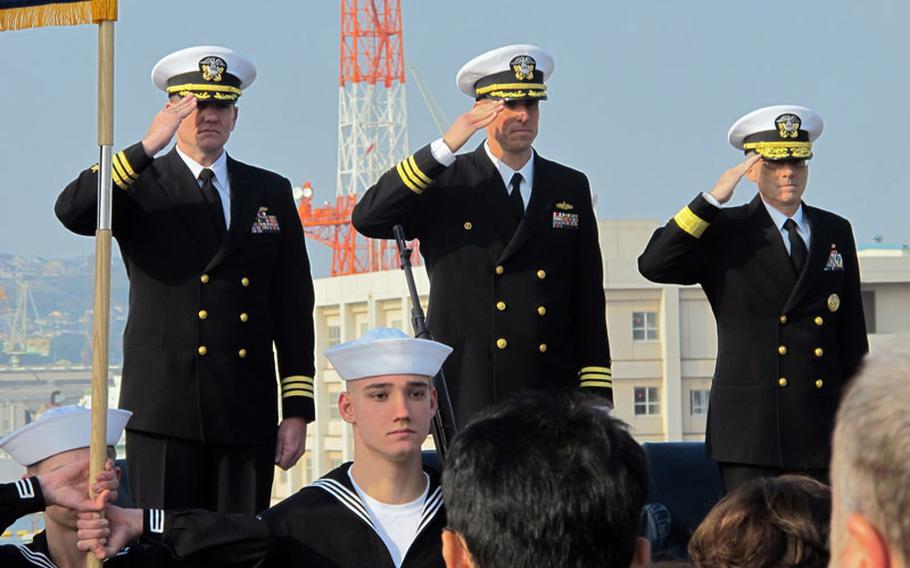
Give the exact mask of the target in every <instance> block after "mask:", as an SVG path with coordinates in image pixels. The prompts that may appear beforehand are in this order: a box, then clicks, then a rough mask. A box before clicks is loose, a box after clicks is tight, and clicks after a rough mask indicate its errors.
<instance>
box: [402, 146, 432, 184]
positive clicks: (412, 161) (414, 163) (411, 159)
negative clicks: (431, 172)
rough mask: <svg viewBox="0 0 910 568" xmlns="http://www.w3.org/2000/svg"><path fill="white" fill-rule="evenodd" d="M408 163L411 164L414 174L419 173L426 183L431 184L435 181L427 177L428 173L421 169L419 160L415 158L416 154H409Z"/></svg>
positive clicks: (418, 175)
mask: <svg viewBox="0 0 910 568" xmlns="http://www.w3.org/2000/svg"><path fill="white" fill-rule="evenodd" d="M408 165H409V166H411V171H413V172H414V174H415V175H417V177H418V178H419V179H420V180H421V181H422V182H423V183H424V184H426V185H427V186H429V185H430V184H431V183H433V180H431V179H430V178H429V177H427V174H425V173H423V172H422V171H420V168H418V167H417V160H415V159H414V154H411V155H410V156H408Z"/></svg>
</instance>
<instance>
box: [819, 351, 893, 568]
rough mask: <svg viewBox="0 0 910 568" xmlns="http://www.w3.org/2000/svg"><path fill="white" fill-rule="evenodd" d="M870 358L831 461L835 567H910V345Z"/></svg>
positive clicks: (843, 413)
mask: <svg viewBox="0 0 910 568" xmlns="http://www.w3.org/2000/svg"><path fill="white" fill-rule="evenodd" d="M908 339H910V338H908V337H907V336H901V337H899V338H898V339H896V340H894V341H892V342H890V343H889V344H886V345H881V346H879V347H878V348H877V349H876V350H875V352H874V353H873V354H872V355H870V356H868V357H867V358H866V361H865V363H864V365H863V368H862V371H860V373H859V375H857V377H856V378H855V379H853V381H852V382H851V384H850V386H849V387H848V389H847V391H846V393H845V394H844V398H843V400H842V401H841V405H840V409H839V410H838V413H837V421H836V426H835V428H834V442H833V452H832V457H831V492H832V514H831V566H835V567H838V568H839V567H848V566H864V567H867V568H875V567H879V566H889V567H903V566H907V565H908V562H910V342H908Z"/></svg>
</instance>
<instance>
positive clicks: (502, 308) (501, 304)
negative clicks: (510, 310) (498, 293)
mask: <svg viewBox="0 0 910 568" xmlns="http://www.w3.org/2000/svg"><path fill="white" fill-rule="evenodd" d="M496 309H497V310H499V311H500V312H504V311H506V303H505V302H503V301H502V300H500V301H499V302H496Z"/></svg>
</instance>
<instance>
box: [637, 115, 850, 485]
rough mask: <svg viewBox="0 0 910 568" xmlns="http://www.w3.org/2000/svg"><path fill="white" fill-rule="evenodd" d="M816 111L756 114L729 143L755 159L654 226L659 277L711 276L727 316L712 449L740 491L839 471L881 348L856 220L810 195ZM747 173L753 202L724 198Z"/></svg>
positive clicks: (645, 256) (649, 257) (647, 263)
mask: <svg viewBox="0 0 910 568" xmlns="http://www.w3.org/2000/svg"><path fill="white" fill-rule="evenodd" d="M822 128H823V123H822V119H821V117H820V116H819V115H818V114H817V113H815V112H814V111H812V110H810V109H808V108H805V107H802V106H794V105H778V106H771V107H765V108H761V109H758V110H756V111H754V112H751V113H749V114H747V115H745V116H744V117H742V118H741V119H739V120H738V121H736V123H735V124H734V125H733V126H732V127H731V128H730V131H729V134H728V138H729V141H730V143H731V144H732V145H733V146H734V147H735V148H737V149H740V150H743V151H744V152H745V154H746V156H747V158H746V160H745V161H743V162H742V163H740V164H739V165H737V166H734V167H733V168H731V169H729V170H727V171H726V172H725V173H724V174H723V175H722V176H721V178H720V180H719V181H718V182H717V184H716V185H715V186H714V189H712V190H711V191H710V192H708V193H702V194H699V195H697V196H696V197H695V199H694V200H692V202H690V203H689V204H688V205H687V206H686V207H683V209H682V210H681V211H680V212H679V213H678V214H677V215H676V216H675V217H674V218H673V219H671V220H670V221H669V222H668V223H667V224H666V225H665V226H663V227H661V228H659V229H658V230H657V231H655V233H654V235H653V236H652V237H651V241H650V242H649V243H648V245H647V248H645V251H644V252H643V253H642V255H641V256H640V257H639V259H638V266H639V270H640V271H641V273H642V275H644V276H645V277H646V278H648V279H649V280H652V281H654V282H661V283H672V284H700V285H701V287H702V289H703V290H704V292H705V295H706V296H707V297H708V301H709V302H710V303H711V308H712V310H713V312H714V317H715V319H716V321H717V338H718V346H717V366H716V368H715V371H714V380H713V383H712V386H711V402H710V407H709V412H708V425H707V435H706V448H707V453H708V456H709V457H711V458H712V459H714V460H716V461H717V462H719V463H720V468H721V473H722V475H723V478H724V484H725V486H726V489H727V491H731V490H733V489H735V488H736V487H737V486H739V485H740V484H742V483H744V482H746V481H748V480H750V479H753V478H756V477H764V476H772V475H779V474H781V473H787V472H799V473H806V474H809V475H812V476H814V477H816V478H818V479H821V480H825V479H827V471H828V462H829V461H830V457H831V432H832V430H833V422H834V413H835V411H836V410H837V404H838V400H839V398H840V393H841V389H842V388H843V386H844V385H845V384H846V383H847V381H848V380H849V379H850V377H851V376H852V375H853V373H854V372H855V371H856V369H857V367H858V366H859V364H860V362H861V360H862V358H863V355H865V353H866V352H867V351H868V340H867V338H866V326H865V319H864V316H863V306H862V301H861V297H860V282H859V265H858V262H857V258H856V246H855V244H854V240H853V230H852V228H851V227H850V223H849V222H848V221H847V220H846V219H844V218H843V217H840V216H838V215H835V214H834V213H830V212H828V211H825V210H823V209H819V208H817V207H812V206H810V205H808V204H806V203H805V202H804V201H803V200H802V197H803V193H804V191H805V190H806V184H807V181H808V176H809V159H810V158H812V154H813V143H814V142H815V140H817V139H818V137H819V136H821V133H822ZM743 176H746V177H748V179H749V180H750V181H752V182H753V183H755V184H756V185H757V186H758V193H757V194H756V195H755V197H754V198H753V199H752V201H751V202H750V203H748V204H747V205H742V206H739V207H723V205H724V204H726V203H727V202H728V201H729V200H730V199H731V197H732V196H733V191H734V189H735V188H736V186H737V184H738V183H739V181H740V180H741V178H742V177H743Z"/></svg>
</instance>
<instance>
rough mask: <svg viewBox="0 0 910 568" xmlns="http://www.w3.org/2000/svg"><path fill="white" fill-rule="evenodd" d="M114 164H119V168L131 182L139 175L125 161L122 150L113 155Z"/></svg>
mask: <svg viewBox="0 0 910 568" xmlns="http://www.w3.org/2000/svg"><path fill="white" fill-rule="evenodd" d="M114 162H115V163H116V162H120V167H122V168H123V169H124V171H126V174H127V175H128V176H130V177H131V178H132V179H133V181H135V180H136V179H138V178H139V175H138V174H137V173H136V172H135V171H134V170H133V167H132V166H131V165H130V162H129V160H127V159H126V154H124V153H123V151H122V150H121V151H120V152H117V153H116V154H115V155H114Z"/></svg>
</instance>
